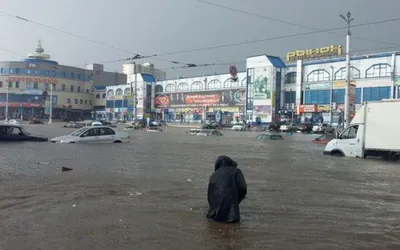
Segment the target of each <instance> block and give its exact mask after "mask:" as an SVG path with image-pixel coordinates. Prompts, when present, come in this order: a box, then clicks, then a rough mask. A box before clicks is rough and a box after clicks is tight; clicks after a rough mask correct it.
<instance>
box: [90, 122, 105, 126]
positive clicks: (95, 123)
mask: <svg viewBox="0 0 400 250" xmlns="http://www.w3.org/2000/svg"><path fill="white" fill-rule="evenodd" d="M91 126H103V124H102V123H101V122H92V124H91Z"/></svg>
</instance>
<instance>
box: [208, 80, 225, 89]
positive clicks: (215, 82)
mask: <svg viewBox="0 0 400 250" xmlns="http://www.w3.org/2000/svg"><path fill="white" fill-rule="evenodd" d="M221 87H222V86H221V82H220V81H218V80H211V81H210V82H209V83H208V88H209V89H221Z"/></svg>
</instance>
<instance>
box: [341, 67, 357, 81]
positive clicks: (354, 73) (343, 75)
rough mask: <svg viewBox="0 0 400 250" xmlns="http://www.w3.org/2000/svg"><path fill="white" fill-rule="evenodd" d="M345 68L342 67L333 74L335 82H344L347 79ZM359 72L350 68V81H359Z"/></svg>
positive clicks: (354, 68)
mask: <svg viewBox="0 0 400 250" xmlns="http://www.w3.org/2000/svg"><path fill="white" fill-rule="evenodd" d="M346 72H347V68H346V67H342V68H340V69H339V70H338V71H336V73H335V80H346V78H347V73H346ZM360 75H361V73H360V70H358V69H357V68H356V67H351V68H350V79H359V78H360Z"/></svg>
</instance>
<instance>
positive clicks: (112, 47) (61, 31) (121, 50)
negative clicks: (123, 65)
mask: <svg viewBox="0 0 400 250" xmlns="http://www.w3.org/2000/svg"><path fill="white" fill-rule="evenodd" d="M1 13H3V14H5V15H8V16H11V17H14V18H17V19H19V20H21V21H24V22H28V23H32V24H36V25H38V26H41V27H44V28H47V29H51V30H54V31H57V32H60V33H63V34H66V35H69V36H72V37H75V38H79V39H82V40H86V41H89V42H91V43H94V44H97V45H101V46H104V47H107V48H110V49H114V50H117V51H120V52H123V53H126V54H130V55H133V57H131V58H126V59H124V60H137V59H143V58H151V57H155V56H157V55H148V56H143V55H140V54H138V53H133V52H131V51H127V50H124V49H120V48H118V47H115V46H113V45H109V44H106V43H103V42H100V41H97V40H95V39H92V38H87V37H84V36H81V35H77V34H74V33H71V32H68V31H65V30H61V29H58V28H55V27H52V26H50V25H46V24H43V23H39V22H36V21H33V20H30V19H27V18H25V17H21V16H18V15H13V14H10V13H6V12H1ZM154 59H155V60H159V61H164V62H169V63H173V64H184V63H180V62H177V61H171V60H167V59H163V58H159V57H157V58H154Z"/></svg>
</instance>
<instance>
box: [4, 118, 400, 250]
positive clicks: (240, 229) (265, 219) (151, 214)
mask: <svg viewBox="0 0 400 250" xmlns="http://www.w3.org/2000/svg"><path fill="white" fill-rule="evenodd" d="M59 126H60V125H59V124H58V125H57V124H53V125H52V126H50V125H37V126H36V127H31V128H30V127H28V128H27V129H28V130H29V131H31V132H36V133H41V134H47V135H49V136H56V135H62V134H65V133H68V132H69V131H71V130H70V129H64V128H59ZM187 130H188V129H177V128H170V129H169V131H168V132H167V133H146V132H144V131H131V132H129V133H130V134H131V137H132V142H131V143H129V144H112V145H80V144H70V145H69V144H66V145H64V144H52V143H2V144H0V147H1V153H0V162H1V167H0V249H4V250H5V249H100V248H101V249H367V248H368V249H399V248H400V225H399V219H398V218H400V166H399V165H396V164H392V163H387V162H382V161H376V160H363V159H346V158H334V157H329V156H323V155H322V151H323V146H322V147H321V146H318V145H314V144H312V143H311V142H310V141H311V140H312V138H313V137H315V136H312V135H299V134H295V135H293V136H288V135H286V134H284V137H285V140H283V141H265V142H263V141H255V140H254V137H255V135H256V133H252V132H231V131H223V134H224V136H223V137H219V138H215V137H199V136H187V135H186V134H185V131H187ZM219 155H228V156H231V157H232V158H233V159H234V160H236V161H237V162H238V164H239V167H240V168H241V169H242V171H243V173H244V175H245V178H246V181H247V185H248V195H247V197H246V199H245V200H244V201H243V203H242V204H241V214H242V221H241V223H240V224H237V225H225V224H219V223H214V222H210V221H208V220H206V219H205V213H206V210H207V199H206V192H207V184H208V178H209V176H210V175H211V173H212V171H213V167H214V166H213V164H214V161H215V160H216V158H217V157H218V156H219ZM62 166H65V167H70V168H73V171H70V172H61V170H60V169H61V167H62Z"/></svg>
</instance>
